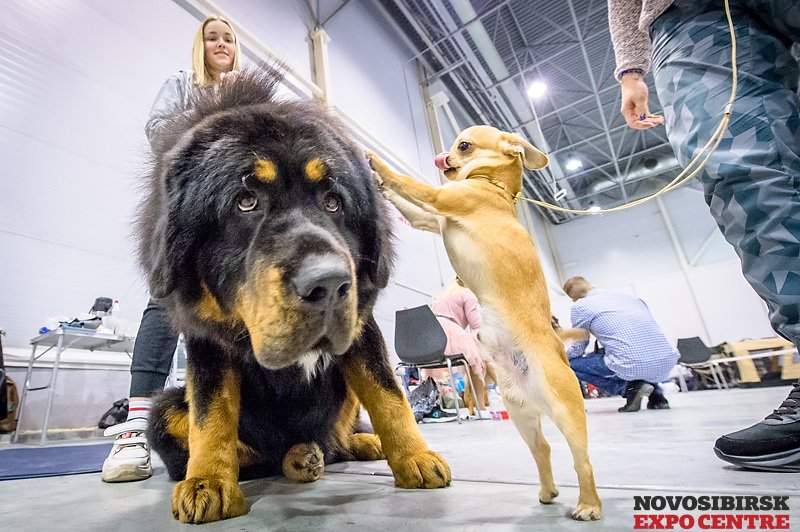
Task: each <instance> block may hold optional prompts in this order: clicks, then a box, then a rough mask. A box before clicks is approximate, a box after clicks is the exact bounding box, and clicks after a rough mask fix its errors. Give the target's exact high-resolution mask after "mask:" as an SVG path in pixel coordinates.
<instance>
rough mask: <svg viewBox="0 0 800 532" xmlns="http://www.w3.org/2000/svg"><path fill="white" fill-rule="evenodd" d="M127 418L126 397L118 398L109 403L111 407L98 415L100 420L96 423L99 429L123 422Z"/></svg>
mask: <svg viewBox="0 0 800 532" xmlns="http://www.w3.org/2000/svg"><path fill="white" fill-rule="evenodd" d="M127 419H128V399H127V398H125V399H120V400H119V401H114V404H113V405H111V408H109V409H108V410H106V411H105V412H104V413H103V415H102V416H100V422H99V423H98V424H97V426H98V427H100V428H101V429H107V428H108V427H112V426H114V425H117V424H119V423H123V422H124V421H126V420H127Z"/></svg>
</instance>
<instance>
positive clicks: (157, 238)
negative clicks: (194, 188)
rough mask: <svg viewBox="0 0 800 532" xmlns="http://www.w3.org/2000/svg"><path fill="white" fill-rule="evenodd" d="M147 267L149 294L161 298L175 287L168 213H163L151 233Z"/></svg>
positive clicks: (172, 232) (173, 236) (175, 280)
mask: <svg viewBox="0 0 800 532" xmlns="http://www.w3.org/2000/svg"><path fill="white" fill-rule="evenodd" d="M151 238H152V240H151V246H150V257H149V261H148V262H149V267H150V271H148V272H147V282H148V285H149V287H150V295H151V296H152V297H153V298H155V299H162V298H165V297H167V296H168V295H170V294H171V293H172V292H173V291H174V290H175V288H176V287H177V284H178V282H177V271H176V268H175V265H174V263H173V260H174V257H173V252H172V251H173V249H172V248H173V246H172V245H171V242H170V241H171V240H173V239H174V238H175V235H174V230H171V228H170V222H169V215H168V214H167V213H164V214H163V215H162V216H161V219H160V220H159V221H158V223H157V224H156V226H155V230H154V231H153V234H152V235H151Z"/></svg>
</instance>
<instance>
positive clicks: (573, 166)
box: [564, 157, 583, 172]
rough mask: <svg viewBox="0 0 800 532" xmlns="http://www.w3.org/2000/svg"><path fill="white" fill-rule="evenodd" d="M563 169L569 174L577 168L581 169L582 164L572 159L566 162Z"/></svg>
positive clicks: (576, 159) (578, 160)
mask: <svg viewBox="0 0 800 532" xmlns="http://www.w3.org/2000/svg"><path fill="white" fill-rule="evenodd" d="M564 167H565V168H566V169H567V170H569V171H570V172H574V171H575V170H577V169H578V168H583V163H582V162H581V160H580V159H578V158H575V157H573V158H571V159H569V160H568V161H567V164H565V165H564Z"/></svg>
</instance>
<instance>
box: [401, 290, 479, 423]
mask: <svg viewBox="0 0 800 532" xmlns="http://www.w3.org/2000/svg"><path fill="white" fill-rule="evenodd" d="M446 346H447V336H446V335H445V333H444V329H442V325H441V324H440V323H439V320H437V319H436V316H434V314H433V311H432V310H431V308H430V307H429V306H427V305H422V306H420V307H414V308H410V309H406V310H398V311H397V312H396V313H395V322H394V349H395V351H396V352H397V356H398V357H399V358H400V366H402V367H405V368H419V369H444V368H447V369H448V371H449V372H450V386H451V387H452V389H453V404H454V405H455V406H456V419H457V420H458V422H459V423H461V414H460V409H459V408H458V392H457V391H456V383H455V379H454V378H453V367H454V366H455V367H458V366H464V368H465V370H466V371H465V373H466V374H467V380H468V382H469V387H470V390H472V396H473V397H475V403H476V406H477V408H478V418H479V419H483V416H482V415H481V407H480V401H479V400H478V396H477V395H476V394H475V386H474V385H473V383H472V375H470V371H469V363H468V362H467V359H466V358H465V357H464V355H463V354H455V355H445V354H444V349H445V347H446ZM403 383H404V385H405V388H406V394H408V393H409V390H408V383H407V381H405V380H404V381H403Z"/></svg>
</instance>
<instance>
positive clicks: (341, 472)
mask: <svg viewBox="0 0 800 532" xmlns="http://www.w3.org/2000/svg"><path fill="white" fill-rule="evenodd" d="M787 393H788V388H786V387H781V388H765V389H749V390H723V391H703V392H690V393H688V394H673V395H670V396H668V397H669V399H670V402H671V404H672V409H671V410H663V411H647V410H642V411H640V412H637V413H632V414H620V413H617V411H616V409H617V407H618V406H620V405H621V399H617V398H615V399H593V400H590V401H587V403H586V408H587V411H588V423H589V437H590V455H591V459H592V463H593V465H594V471H595V478H596V480H597V485H598V491H599V493H600V496H601V498H602V500H603V505H604V513H605V517H604V519H603V520H602V521H596V522H589V523H581V522H574V521H572V520H570V519H569V518H568V517H566V514H567V512H568V511H569V510H570V509H571V507H572V505H574V504H575V502H576V501H577V496H578V494H577V487H576V486H577V478H576V475H575V473H574V470H573V469H572V460H571V457H570V455H569V451H568V449H567V446H566V442H565V441H564V439H563V437H562V436H561V435H560V434H559V433H558V431H557V430H556V429H555V427H554V426H553V425H552V424H550V423H549V422H546V423H545V427H544V428H545V433H546V435H547V437H548V440H549V442H550V444H551V446H552V461H553V469H554V473H555V481H556V484H557V485H558V487H559V489H560V492H561V494H560V495H559V497H558V498H557V499H556V501H557V502H556V503H555V504H552V505H548V506H543V505H541V504H539V503H538V501H537V493H538V486H537V483H538V476H537V473H536V467H535V464H534V462H533V459H532V458H531V456H530V454H529V452H528V449H527V447H526V446H525V445H524V443H523V442H522V440H521V439H520V437H519V435H518V434H517V433H516V431H515V430H514V427H513V425H512V424H511V422H509V421H504V422H496V421H467V422H464V423H463V424H461V425H458V424H456V423H444V424H436V425H433V424H430V425H427V424H426V425H421V429H422V432H423V434H424V436H425V438H426V439H427V441H428V443H429V445H430V446H431V448H432V449H434V450H436V451H437V452H440V453H441V454H442V455H443V456H444V457H445V458H446V459H447V460H448V461H449V463H450V466H451V469H452V472H453V484H452V486H451V487H449V488H446V489H440V490H432V491H428V490H401V489H397V488H395V487H394V485H393V480H392V478H391V475H390V472H389V469H388V467H387V465H386V462H385V461H381V462H361V463H358V462H350V463H343V464H335V465H331V466H329V467H328V469H327V471H326V475H325V477H324V478H323V479H322V480H320V481H318V482H316V483H314V484H305V485H297V484H291V483H289V482H287V481H285V480H282V479H259V480H254V481H248V482H243V483H242V486H243V490H244V493H245V496H246V498H247V503H248V504H249V506H250V508H249V512H248V513H247V514H246V515H244V516H241V517H238V518H236V519H230V520H227V521H223V522H219V523H211V524H207V525H202V528H201V529H202V530H209V531H211V530H215V531H216V530H315V531H327V530H336V531H340V530H381V531H390V530H411V531H415V532H416V531H427V530H437V531H440V530H459V531H470V530H479V529H480V530H491V531H495V530H530V531H539V530H541V531H557V530H576V531H577V530H587V531H599V530H603V531H621V530H632V529H633V522H634V521H633V519H634V515H636V514H637V513H646V512H634V510H633V497H634V495H694V496H700V495H715V494H718V495H760V496H761V495H788V496H790V498H789V507H790V511H789V512H788V513H789V514H790V521H791V529H793V530H798V529H800V498H798V496H800V474H794V473H789V474H786V473H761V472H753V471H745V470H741V469H738V468H735V467H733V466H728V465H726V464H725V463H724V462H721V461H719V460H718V459H717V458H716V457H715V456H714V454H713V451H712V445H713V442H714V440H715V439H716V438H717V437H718V436H719V435H721V434H723V433H726V432H730V431H733V430H737V429H740V428H743V427H745V426H747V425H750V424H752V423H753V422H755V421H756V420H759V419H761V418H763V417H764V416H765V415H766V414H767V413H769V412H770V411H771V410H772V409H773V408H775V407H777V406H778V404H780V402H781V401H782V400H783V399H784V398H785V397H786V394H787ZM156 464H157V468H156V471H155V474H154V476H153V477H152V478H151V479H149V480H146V481H143V482H135V483H126V484H113V485H112V484H103V483H102V482H101V481H100V475H99V474H89V475H74V476H65V477H54V478H45V479H31V480H16V481H5V482H0V528H1V529H2V530H20V531H40V530H41V531H45V530H47V531H49V530H81V531H85V530H104V531H105V530H113V531H128V530H131V531H133V530H137V531H141V530H149V531H161V530H184V529H188V527H189V526H190V525H182V524H181V523H179V522H177V521H175V520H173V518H172V515H171V512H170V502H169V501H170V492H171V489H172V486H173V483H172V482H170V481H169V479H168V478H167V476H166V472H165V471H164V469H163V467H162V466H161V465H160V462H158V461H156ZM662 513H673V514H675V513H676V512H671V511H665V512H662ZM677 513H678V514H681V513H683V512H677ZM784 513H786V512H784ZM693 514H694V515H695V516H698V515H699V514H700V512H693Z"/></svg>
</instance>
